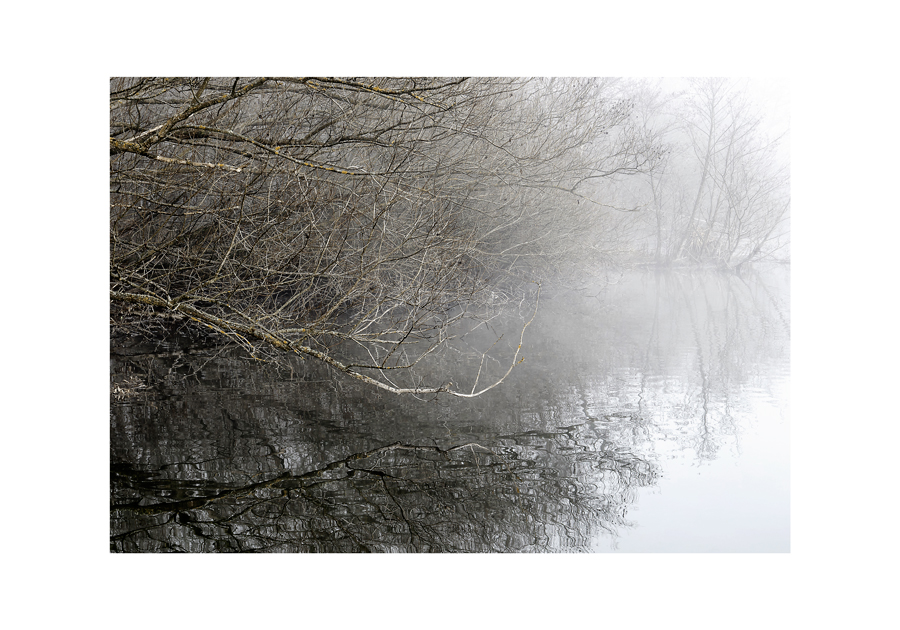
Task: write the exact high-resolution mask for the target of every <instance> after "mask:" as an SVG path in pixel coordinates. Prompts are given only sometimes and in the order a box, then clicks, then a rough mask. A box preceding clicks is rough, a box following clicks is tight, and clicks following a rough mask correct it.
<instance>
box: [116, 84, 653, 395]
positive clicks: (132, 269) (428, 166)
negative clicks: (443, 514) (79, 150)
mask: <svg viewBox="0 0 900 630" xmlns="http://www.w3.org/2000/svg"><path fill="white" fill-rule="evenodd" d="M629 108H630V106H629V104H628V103H627V102H626V101H624V100H622V99H621V98H619V96H618V95H617V93H616V91H615V90H614V89H613V85H612V84H611V83H608V82H604V81H561V80H557V81H551V80H547V81H529V80H518V79H490V78H485V79H477V80H472V79H462V78H457V79H415V78H409V79H343V78H274V79H273V78H255V79H244V78H231V79H225V78H198V79H155V78H116V79H113V80H112V81H111V86H110V298H111V301H112V306H111V318H112V322H113V324H114V325H115V326H116V327H117V328H120V329H121V328H129V329H138V330H143V331H144V332H148V331H151V328H152V326H153V325H155V323H156V322H159V321H160V319H161V318H166V317H168V318H173V319H175V320H180V321H187V322H192V323H193V324H195V325H200V326H202V327H205V328H206V329H207V330H210V331H212V332H214V333H216V334H218V335H221V336H224V337H225V338H227V339H229V340H230V341H232V342H236V343H239V344H242V345H243V346H245V347H246V349H247V350H248V351H249V352H250V353H251V354H252V355H253V356H257V357H259V358H266V359H272V358H277V357H278V356H279V355H280V354H281V353H285V352H287V353H293V354H300V355H302V356H305V357H311V358H315V359H317V360H321V361H323V362H325V363H327V364H329V365H331V366H332V367H333V368H335V369H337V370H340V371H341V372H343V373H345V374H348V375H350V376H352V377H354V378H357V379H361V380H363V381H366V382H368V383H370V384H372V385H374V386H377V387H381V388H383V389H386V390H389V391H392V392H396V393H438V392H447V393H450V394H453V395H456V396H476V395H478V394H480V393H483V392H484V391H487V390H488V389H490V388H492V387H494V386H496V385H497V384H499V383H500V382H502V380H503V379H504V378H505V376H506V375H507V374H509V371H510V370H512V368H513V367H514V365H515V364H516V363H517V362H519V361H520V360H521V346H522V341H523V338H524V334H525V329H526V328H527V326H528V323H530V321H531V319H532V318H533V315H534V312H535V310H534V309H535V308H536V307H537V302H538V300H539V294H540V290H539V287H540V284H539V282H540V279H541V272H542V270H544V269H548V268H552V267H553V265H554V264H558V263H559V261H560V260H561V259H562V257H563V256H564V255H571V254H572V253H573V251H575V250H577V249H578V248H579V247H584V246H585V244H586V240H585V238H584V237H583V236H582V238H581V240H579V239H578V238H576V237H575V236H576V235H583V234H584V233H585V230H583V229H581V228H583V227H584V225H585V223H586V222H590V223H593V224H596V219H597V215H596V211H595V210H588V211H587V212H586V211H585V210H584V208H583V207H580V206H581V202H582V201H584V202H585V207H587V206H592V207H594V208H599V207H602V203H601V202H600V201H598V200H597V199H596V195H592V193H591V191H590V190H589V189H588V186H587V185H588V184H589V183H590V182H592V181H595V180H597V179H603V178H609V177H613V176H616V175H619V174H623V173H634V172H638V171H640V170H641V169H642V168H643V167H644V165H645V162H646V159H647V158H646V157H645V155H646V151H644V150H643V147H641V146H639V143H638V142H636V141H635V140H634V139H633V138H632V137H631V136H630V135H629V133H628V130H627V127H626V125H625V123H626V122H627V120H628V118H629V115H630V109H629ZM529 287H530V288H529ZM506 304H513V305H516V306H517V307H518V308H519V309H520V311H521V313H522V325H521V328H520V329H519V330H518V331H517V335H516V337H517V343H513V344H512V346H511V349H510V352H509V355H508V356H507V357H506V358H505V361H506V368H505V371H503V370H501V372H500V373H497V374H495V375H494V377H493V378H492V380H490V382H487V383H486V382H484V381H480V379H481V378H482V374H481V371H480V370H479V371H478V373H477V375H476V376H475V378H474V381H471V382H468V383H467V385H466V387H465V389H463V388H462V387H460V386H459V385H454V384H453V383H452V382H451V380H450V378H448V379H447V381H446V382H443V383H423V382H420V381H419V380H417V378H416V376H415V372H414V371H412V370H411V369H410V368H413V367H414V366H416V365H417V364H418V363H419V362H420V361H422V360H423V359H424V358H425V357H428V356H429V355H432V354H433V353H435V352H436V351H437V350H439V349H440V348H441V347H443V346H444V344H445V343H446V342H447V341H448V340H449V339H450V338H451V337H452V336H453V328H452V327H453V325H454V324H456V323H458V322H460V321H462V320H464V319H467V318H471V319H474V320H475V321H476V322H478V321H486V320H487V319H489V318H491V317H492V316H493V315H495V314H496V312H497V309H498V307H500V306H503V305H506ZM469 385H471V387H470V386H469Z"/></svg>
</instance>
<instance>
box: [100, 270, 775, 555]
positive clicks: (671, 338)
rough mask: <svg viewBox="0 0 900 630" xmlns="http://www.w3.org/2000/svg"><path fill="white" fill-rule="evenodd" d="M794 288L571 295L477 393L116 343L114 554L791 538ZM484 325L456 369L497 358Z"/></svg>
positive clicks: (556, 301) (606, 289)
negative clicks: (483, 354)
mask: <svg viewBox="0 0 900 630" xmlns="http://www.w3.org/2000/svg"><path fill="white" fill-rule="evenodd" d="M789 294H790V286H789V271H788V270H786V269H769V270H766V271H764V272H756V273H748V274H745V275H743V276H742V277H738V276H734V275H730V274H720V273H716V272H698V271H694V272H686V271H684V272H675V271H671V272H666V273H654V272H629V273H626V274H622V275H611V276H610V277H609V278H607V279H605V280H604V281H602V282H598V283H596V285H593V286H591V287H590V288H588V289H582V290H578V291H575V290H565V291H564V290H557V291H554V292H547V295H548V296H549V297H545V299H544V301H543V303H542V304H541V307H540V310H539V312H538V316H537V318H536V319H535V321H534V323H533V324H532V325H531V326H529V328H528V329H527V332H526V340H525V347H524V350H525V357H526V360H525V362H524V363H522V364H521V365H519V366H518V367H517V368H516V369H515V370H514V371H513V373H512V374H511V375H510V377H509V378H508V379H507V380H506V381H505V382H504V383H503V384H502V385H501V386H500V387H498V388H496V389H494V390H491V391H489V392H487V393H486V394H484V395H482V396H481V397H478V398H475V399H458V398H450V397H437V398H434V397H427V398H423V399H418V398H415V397H398V396H396V395H394V394H390V393H386V392H381V391H376V390H374V389H373V388H371V387H369V386H366V385H364V384H362V383H358V382H356V381H354V380H352V379H348V378H346V377H340V376H332V375H331V374H329V373H328V371H327V370H325V369H323V368H322V367H319V366H315V365H310V364H309V362H307V363H303V362H299V361H298V362H297V363H296V364H295V365H294V366H293V367H292V369H284V368H280V369H276V368H275V367H273V366H270V365H266V364H260V363H258V362H256V361H252V360H250V359H248V358H247V357H245V356H243V355H242V354H241V353H240V352H238V351H231V350H226V351H223V350H222V349H221V348H219V349H212V348H196V347H193V348H192V347H185V346H175V345H161V346H153V347H150V346H140V345H137V346H132V347H129V348H114V349H113V352H112V355H111V375H110V378H111V388H112V392H113V394H112V396H111V413H110V465H111V472H110V501H111V512H110V548H111V550H112V551H116V552H147V551H150V552H157V551H187V552H212V551H257V552H259V551H263V552H275V551H281V552H284V551H287V552H388V551H391V552H459V551H462V552H564V551H589V552H616V551H618V552H682V551H689V552H706V551H715V552H786V551H789V550H790V518H789V517H790V496H789V485H790V468H789V412H790V408H789V399H790V395H789V383H790V355H789V349H790V308H789ZM512 323H513V324H515V322H512ZM482 332H485V331H482ZM477 334H478V333H477V331H476V333H472V336H471V340H472V342H473V343H474V341H476V336H477ZM508 337H509V338H511V337H516V341H517V338H518V335H517V334H514V335H511V336H508ZM463 341H464V343H462V344H460V345H457V346H455V347H454V348H452V349H448V351H447V352H445V353H444V355H442V357H440V359H439V361H438V363H437V364H436V365H435V366H434V369H437V370H448V371H449V370H451V369H458V368H459V367H460V365H462V366H463V367H467V362H468V363H472V365H474V369H475V370H477V368H478V362H477V361H475V359H477V358H478V357H477V356H476V355H474V354H473V353H471V352H468V351H467V347H468V346H467V344H468V342H469V339H464V340H463ZM451 364H452V365H451ZM469 367H471V366H469ZM470 372H471V370H470Z"/></svg>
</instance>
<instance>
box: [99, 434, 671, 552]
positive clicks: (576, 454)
mask: <svg viewBox="0 0 900 630" xmlns="http://www.w3.org/2000/svg"><path fill="white" fill-rule="evenodd" d="M583 430H584V427H570V428H568V430H566V431H564V432H560V433H555V434H542V433H537V432H530V433H526V434H522V435H516V436H508V437H505V438H502V439H501V440H500V441H499V442H500V444H499V445H498V446H497V447H494V448H487V447H485V446H482V445H480V444H476V443H468V444H461V445H457V446H454V447H451V448H446V449H442V448H440V447H438V446H428V445H411V444H403V443H400V442H397V443H393V444H389V445H386V446H382V447H379V448H376V449H372V450H369V451H365V452H360V453H354V454H353V455H350V456H348V457H345V458H342V459H340V460H336V461H333V462H330V463H328V464H327V465H325V466H322V467H320V468H317V469H315V470H312V471H309V472H305V473H302V474H292V473H290V472H284V473H282V474H279V475H276V476H274V477H270V478H267V479H265V480H261V481H256V482H253V483H248V484H244V485H235V486H228V485H217V484H215V483H202V484H197V483H194V484H189V483H187V482H185V481H183V480H182V481H169V482H165V483H160V482H159V481H158V480H156V479H155V477H156V476H155V475H154V474H147V473H141V472H140V471H138V470H136V469H134V468H130V467H127V466H120V467H118V468H114V471H113V495H114V497H116V498H114V503H113V505H112V519H111V528H112V537H111V548H112V550H113V551H125V552H129V551H191V552H210V551H243V552H246V551H254V552H277V551H294V552H296V551H304V552H310V551H319V552H387V551H395V552H396V551H405V552H450V551H455V552H460V551H462V552H499V551H520V552H529V551H532V552H536V551H567V550H568V551H583V550H588V549H589V548H590V546H591V543H592V540H593V539H594V538H595V537H596V534H597V533H598V531H597V530H598V529H603V530H605V531H606V532H609V533H613V534H614V533H615V532H616V531H617V529H618V528H620V527H623V526H627V525H628V522H627V521H626V519H625V515H626V511H627V507H628V505H629V504H630V503H631V502H633V501H634V490H635V488H637V487H641V486H647V485H650V484H652V483H653V482H654V480H655V479H656V475H657V472H656V470H655V468H654V467H653V466H652V465H651V464H649V463H648V462H646V461H644V460H642V459H640V458H638V457H636V456H635V455H633V454H631V453H627V452H617V451H614V450H607V451H595V450H589V449H587V448H585V447H584V446H583V445H582V444H580V443H579V436H578V435H577V434H578V433H579V432H583ZM129 494H131V495H132V496H133V497H138V496H140V497H141V498H140V499H139V500H135V499H132V500H127V499H125V497H127V496H129ZM164 497H165V498H164ZM165 499H173V500H165Z"/></svg>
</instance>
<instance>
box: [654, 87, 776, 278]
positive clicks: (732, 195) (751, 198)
mask: <svg viewBox="0 0 900 630" xmlns="http://www.w3.org/2000/svg"><path fill="white" fill-rule="evenodd" d="M638 100H639V101H640V103H641V106H642V107H641V114H642V124H643V126H644V128H645V129H647V130H648V132H654V133H656V134H658V136H659V138H658V139H659V140H660V141H661V140H662V138H663V137H665V139H666V142H667V143H668V145H669V151H668V152H667V154H666V155H665V159H664V160H660V161H658V162H656V163H655V164H654V167H655V168H653V169H650V170H648V173H647V175H646V180H645V186H644V188H643V190H641V191H639V192H637V193H636V196H637V197H638V198H640V199H642V200H643V201H644V203H646V204H647V205H648V206H649V207H650V208H652V212H651V213H649V214H648V215H647V217H646V219H648V220H647V221H646V224H647V226H648V228H649V230H648V231H649V233H650V234H651V235H652V236H651V237H650V239H651V240H652V242H653V249H654V258H655V260H656V262H657V263H684V262H687V263H701V264H715V265H719V266H724V267H728V268H738V267H740V266H741V265H743V264H745V263H748V262H752V261H755V260H760V259H763V258H765V257H767V256H772V255H774V254H775V253H776V252H778V251H779V250H780V249H781V248H783V247H784V246H785V245H786V244H787V240H788V220H789V213H790V212H789V211H790V195H789V171H788V168H787V165H786V164H784V163H783V162H782V161H781V160H780V159H779V156H778V153H777V151H778V146H779V142H778V139H775V140H770V139H768V138H767V137H766V136H765V134H764V133H763V130H762V126H761V122H762V119H761V116H760V115H759V114H757V113H755V112H754V110H753V107H752V104H751V102H750V101H749V99H748V97H747V95H746V93H745V92H744V91H742V90H741V89H740V85H739V83H738V82H736V81H732V80H727V79H720V78H705V79H695V80H691V81H689V82H688V85H687V89H686V90H685V91H683V92H681V93H677V94H674V95H669V96H668V97H666V96H664V95H663V94H661V93H660V92H659V91H653V90H646V91H645V92H644V93H643V94H642V95H641V96H640V98H639V99H638Z"/></svg>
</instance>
